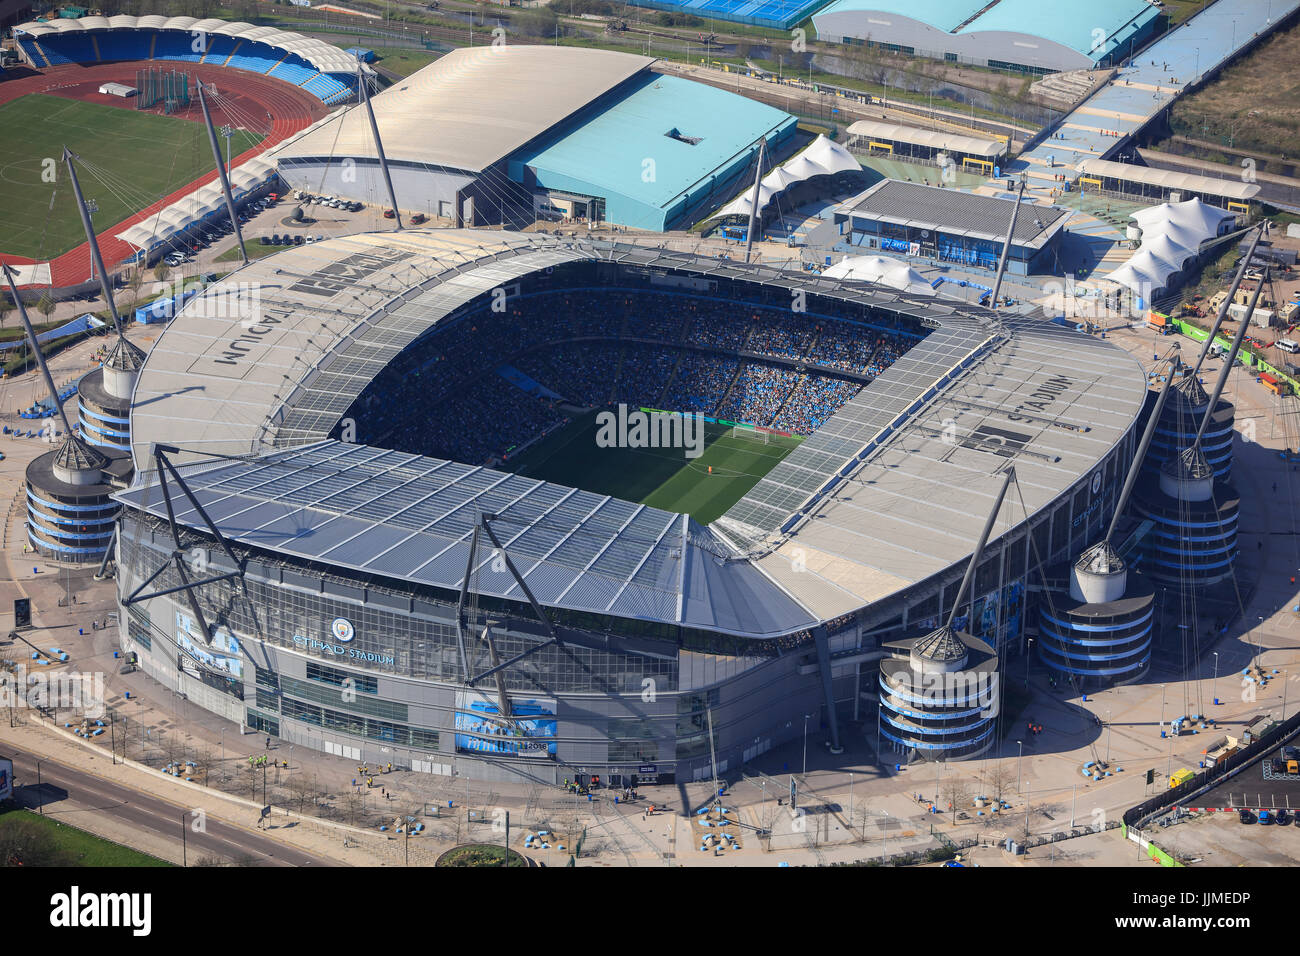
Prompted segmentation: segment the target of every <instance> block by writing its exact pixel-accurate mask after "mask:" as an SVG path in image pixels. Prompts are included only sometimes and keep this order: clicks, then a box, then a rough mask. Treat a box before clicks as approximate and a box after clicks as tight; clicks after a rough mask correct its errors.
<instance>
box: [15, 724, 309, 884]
mask: <svg viewBox="0 0 1300 956" xmlns="http://www.w3.org/2000/svg"><path fill="white" fill-rule="evenodd" d="M4 749H5V751H6V753H7V754H8V755H9V756H10V757H12V758H13V762H14V779H15V780H18V781H21V782H22V784H23V786H21V787H16V788H15V790H14V795H15V797H16V798H17V800H18V802H19V803H21V804H22V805H24V806H27V807H31V808H32V809H35V808H36V807H37V806H38V805H39V804H41V803H44V808H45V814H46V816H60V817H62V818H63V819H65V820H67V822H68V823H69V824H71V825H73V826H75V825H77V818H78V815H80V814H83V813H87V812H90V813H99V814H108V815H111V816H112V817H113V818H114V819H116V820H117V821H119V822H120V823H121V824H123V825H125V826H127V827H129V828H131V829H133V830H138V831H145V832H148V833H151V834H154V835H156V836H161V837H163V838H165V839H167V840H170V841H179V840H180V821H181V817H182V815H185V817H186V819H187V820H188V819H189V816H188V811H187V809H186V808H185V807H180V806H177V805H176V804H174V803H171V802H169V801H167V800H162V799H159V798H158V797H155V796H153V795H151V794H149V793H146V792H143V791H138V790H132V789H131V788H130V787H126V786H123V785H122V784H119V783H115V782H113V781H111V780H105V779H104V778H102V777H98V776H96V775H95V774H92V773H87V772H86V771H84V770H79V769H77V768H75V767H71V766H68V765H67V764H63V763H59V762H57V761H54V760H50V759H49V758H46V757H40V756H39V755H38V754H34V753H31V752H30V751H27V750H23V749H22V748H19V747H15V746H14V745H13V744H12V743H9V742H6V744H5V748H4ZM38 758H39V759H40V761H41V788H40V791H39V792H38V791H37V789H36V761H37V759H38ZM60 791H62V793H60ZM254 812H255V811H252V810H250V811H249V814H250V816H251V815H252V814H253V813H254ZM186 842H187V846H188V856H189V859H190V860H197V859H199V858H200V857H203V856H219V857H223V858H226V859H230V860H238V859H243V858H245V857H252V858H253V859H254V860H255V861H256V863H255V865H258V866H331V865H334V864H333V863H332V862H331V861H330V860H326V859H324V858H323V857H318V856H313V855H312V854H309V853H304V852H303V851H301V850H296V849H293V848H292V847H287V846H284V845H283V844H281V843H279V842H277V841H275V840H272V839H271V838H269V837H266V836H263V835H261V834H259V833H250V832H249V831H247V830H243V829H240V828H238V827H233V826H230V825H229V824H226V823H222V822H220V821H218V820H215V819H213V818H212V817H209V818H208V819H207V825H206V828H205V831H204V832H202V833H195V832H194V831H193V830H192V829H191V830H190V831H189V832H188V834H187V836H186Z"/></svg>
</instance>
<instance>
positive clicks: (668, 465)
mask: <svg viewBox="0 0 1300 956" xmlns="http://www.w3.org/2000/svg"><path fill="white" fill-rule="evenodd" d="M596 415H597V413H596V412H590V413H588V414H587V415H584V416H582V417H581V418H577V419H574V421H573V422H571V423H570V424H569V425H567V426H566V427H564V428H562V429H561V430H560V431H558V432H556V433H555V434H553V435H549V436H547V438H545V439H544V440H543V441H541V442H540V443H538V444H537V445H535V446H533V447H532V448H529V449H528V450H527V451H525V452H524V453H522V454H521V455H520V456H519V457H518V458H512V459H511V460H508V461H507V462H506V463H505V465H504V466H503V467H505V468H506V469H508V470H510V471H513V472H517V473H519V474H521V475H527V476H528V477H530V478H539V479H541V480H543V481H553V482H555V483H557V484H561V485H569V486H571V487H574V488H581V489H583V490H584V491H593V492H596V493H597V494H602V495H611V496H613V497H615V498H622V499H624V500H627V501H637V502H641V503H643V504H647V505H650V506H651V507H654V508H662V509H664V510H665V511H679V512H684V513H686V514H688V515H690V516H691V517H692V518H694V519H695V520H696V521H698V522H700V523H701V524H708V523H709V522H710V521H713V520H714V519H715V518H717V517H719V516H720V515H721V514H722V513H723V512H725V511H726V510H727V509H728V508H730V507H731V506H732V505H733V504H735V503H736V502H737V501H739V500H740V499H741V498H742V497H743V496H744V494H745V492H747V491H749V489H750V488H752V487H754V485H756V484H757V483H758V480H759V479H760V478H762V477H763V476H764V475H766V474H767V473H768V472H769V471H771V470H772V469H773V468H775V467H776V464H777V462H779V461H780V460H781V459H782V458H784V457H785V456H786V455H788V454H789V453H790V452H791V451H792V450H793V449H794V448H795V447H797V446H798V444H799V442H800V441H801V440H802V439H800V438H782V437H779V436H775V435H773V436H772V437H771V440H770V442H769V443H768V444H764V443H763V441H762V440H761V439H754V438H737V437H733V436H732V434H731V431H732V430H731V428H729V427H727V426H723V425H705V426H704V428H705V447H704V454H702V455H701V456H700V457H699V458H687V457H686V456H685V454H684V452H683V450H682V449H681V448H601V447H599V446H597V444H596V432H597V426H596ZM710 468H712V469H713V470H712V472H710V471H709V469H710Z"/></svg>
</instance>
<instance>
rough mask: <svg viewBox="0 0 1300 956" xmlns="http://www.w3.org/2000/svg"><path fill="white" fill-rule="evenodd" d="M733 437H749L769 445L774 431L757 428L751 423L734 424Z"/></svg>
mask: <svg viewBox="0 0 1300 956" xmlns="http://www.w3.org/2000/svg"><path fill="white" fill-rule="evenodd" d="M731 437H732V438H748V439H749V440H750V441H755V442H759V443H760V444H763V445H767V444H769V443H770V442H771V440H772V433H771V432H769V431H767V430H766V429H757V428H754V427H752V426H749V425H732V426H731Z"/></svg>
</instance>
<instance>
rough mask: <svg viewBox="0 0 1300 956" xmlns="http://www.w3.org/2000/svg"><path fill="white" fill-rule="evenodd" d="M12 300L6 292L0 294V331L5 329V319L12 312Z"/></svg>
mask: <svg viewBox="0 0 1300 956" xmlns="http://www.w3.org/2000/svg"><path fill="white" fill-rule="evenodd" d="M13 308H14V300H13V299H11V298H10V297H9V293H8V292H0V329H3V328H4V327H5V319H7V318H8V317H9V313H10V312H11V311H13Z"/></svg>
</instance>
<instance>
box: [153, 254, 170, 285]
mask: <svg viewBox="0 0 1300 956" xmlns="http://www.w3.org/2000/svg"><path fill="white" fill-rule="evenodd" d="M171 271H172V270H171V266H169V265H167V260H166V259H159V260H158V264H157V265H156V266H154V267H153V277H154V278H155V279H157V280H158V281H159V282H166V281H167V274H168V273H170V272H171Z"/></svg>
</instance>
